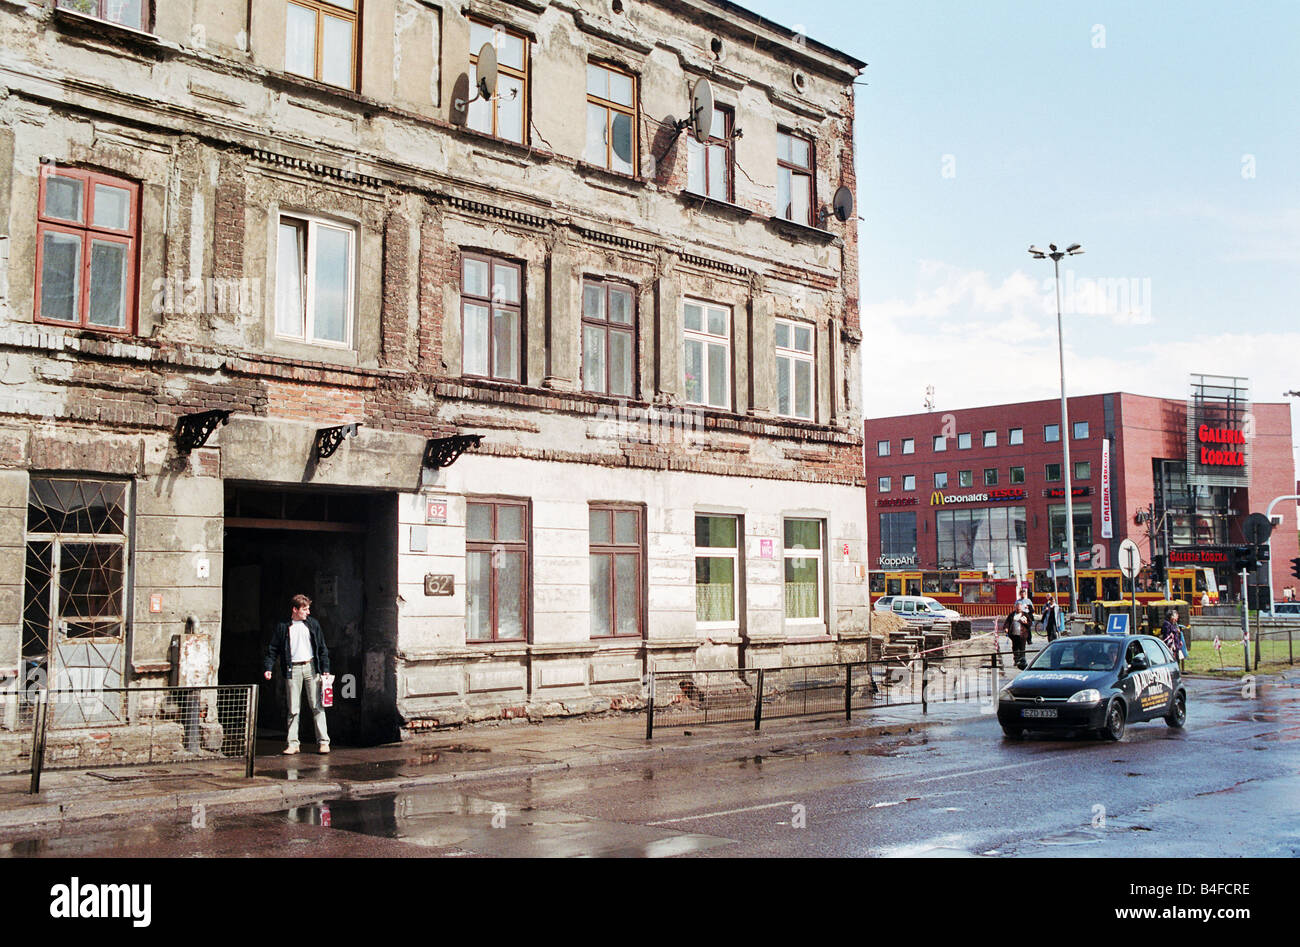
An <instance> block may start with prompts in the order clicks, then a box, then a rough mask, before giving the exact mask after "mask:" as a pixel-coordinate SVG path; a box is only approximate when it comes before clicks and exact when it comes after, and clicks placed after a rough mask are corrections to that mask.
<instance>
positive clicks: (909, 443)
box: [903, 437, 916, 454]
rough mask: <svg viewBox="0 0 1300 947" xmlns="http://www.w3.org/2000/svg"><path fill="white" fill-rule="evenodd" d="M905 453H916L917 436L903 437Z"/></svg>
mask: <svg viewBox="0 0 1300 947" xmlns="http://www.w3.org/2000/svg"><path fill="white" fill-rule="evenodd" d="M903 453H904V454H915V453H916V438H914V437H905V438H903Z"/></svg>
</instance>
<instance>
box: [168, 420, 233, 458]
mask: <svg viewBox="0 0 1300 947" xmlns="http://www.w3.org/2000/svg"><path fill="white" fill-rule="evenodd" d="M228 423H230V412H229V411H225V410H221V409H217V410H213V411H202V412H200V413H198V414H183V415H181V416H180V417H179V418H177V419H176V434H175V437H176V450H177V451H179V452H180V453H182V454H188V453H189V452H190V451H192V450H194V449H195V448H196V447H202V446H203V445H204V444H206V443H207V442H208V438H209V437H211V436H212V432H213V431H215V430H216V428H217V425H218V424H228Z"/></svg>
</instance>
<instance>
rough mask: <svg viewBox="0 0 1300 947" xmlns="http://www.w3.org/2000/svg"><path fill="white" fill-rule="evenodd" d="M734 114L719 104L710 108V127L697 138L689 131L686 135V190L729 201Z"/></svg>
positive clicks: (730, 196)
mask: <svg viewBox="0 0 1300 947" xmlns="http://www.w3.org/2000/svg"><path fill="white" fill-rule="evenodd" d="M734 125H735V113H734V112H732V110H731V109H729V108H723V107H722V106H718V107H716V108H714V110H713V127H712V129H710V131H709V135H708V138H707V139H706V140H704V141H700V140H699V139H697V138H696V137H695V133H694V132H691V133H690V134H689V135H688V136H687V138H686V189H687V190H688V191H691V192H692V193H694V194H703V195H705V196H706V197H712V198H715V199H716V200H720V201H727V202H731V201H732V200H733V194H734V193H735V192H734V189H733V186H732V173H731V169H732V164H733V157H734V156H733V153H732V137H731V130H732V127H733V126H734Z"/></svg>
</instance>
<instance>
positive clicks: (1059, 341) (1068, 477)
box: [1029, 243, 1083, 615]
mask: <svg viewBox="0 0 1300 947" xmlns="http://www.w3.org/2000/svg"><path fill="white" fill-rule="evenodd" d="M1047 246H1048V249H1047V250H1046V251H1043V250H1040V249H1038V247H1030V248H1029V255H1030V256H1031V257H1033V258H1034V259H1035V260H1046V259H1048V258H1049V257H1050V258H1051V261H1052V268H1053V269H1054V270H1055V271H1056V347H1057V355H1058V356H1059V358H1060V362H1061V448H1062V450H1063V451H1064V455H1065V456H1064V463H1065V545H1066V555H1067V556H1069V562H1070V614H1071V615H1074V614H1077V612H1078V608H1079V603H1078V601H1077V596H1078V588H1077V585H1076V583H1075V571H1074V569H1075V561H1074V477H1073V474H1074V470H1073V469H1072V468H1071V467H1070V414H1069V411H1068V410H1067V409H1066V406H1065V337H1064V331H1063V330H1062V328H1061V258H1062V257H1064V256H1078V255H1079V254H1081V253H1082V252H1083V246H1082V245H1080V244H1077V243H1072V244H1070V245H1069V246H1068V247H1066V248H1065V249H1064V250H1058V249H1056V244H1054V243H1049V244H1048V245H1047ZM1047 528H1048V532H1049V534H1050V532H1051V517H1050V516H1049V517H1048V527H1047ZM1053 591H1055V590H1053Z"/></svg>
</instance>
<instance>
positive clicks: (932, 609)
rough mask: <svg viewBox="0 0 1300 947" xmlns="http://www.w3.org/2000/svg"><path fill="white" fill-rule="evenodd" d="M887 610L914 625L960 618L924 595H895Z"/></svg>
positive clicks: (938, 602) (959, 615)
mask: <svg viewBox="0 0 1300 947" xmlns="http://www.w3.org/2000/svg"><path fill="white" fill-rule="evenodd" d="M889 610H890V611H891V612H893V613H894V614H895V615H897V616H899V617H900V618H902V619H903V620H904V621H909V622H912V623H914V624H918V625H922V624H927V625H928V624H930V623H931V622H936V621H956V620H957V619H958V618H961V613H960V612H955V611H953V610H952V609H951V608H949V607H948V606H946V605H944V604H943V603H942V602H940V601H937V600H936V599H932V598H930V597H928V596H925V595H896V596H894V600H893V601H892V602H890V603H889Z"/></svg>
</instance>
